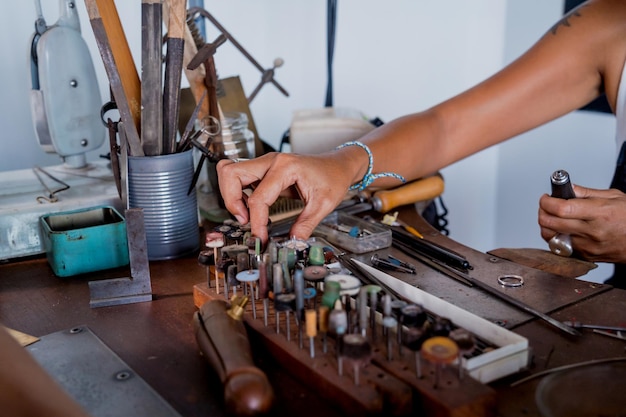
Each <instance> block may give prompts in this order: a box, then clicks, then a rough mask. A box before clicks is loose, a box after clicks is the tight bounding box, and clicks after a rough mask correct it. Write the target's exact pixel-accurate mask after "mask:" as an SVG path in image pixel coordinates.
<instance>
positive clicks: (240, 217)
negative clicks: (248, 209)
mask: <svg viewBox="0 0 626 417" xmlns="http://www.w3.org/2000/svg"><path fill="white" fill-rule="evenodd" d="M235 219H237V221H238V222H239V224H246V223H247V222H246V219H244V218H243V216H241V215H239V214H235Z"/></svg>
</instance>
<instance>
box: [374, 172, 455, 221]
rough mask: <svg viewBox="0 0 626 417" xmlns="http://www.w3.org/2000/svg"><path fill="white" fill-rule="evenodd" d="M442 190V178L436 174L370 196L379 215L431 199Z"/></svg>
mask: <svg viewBox="0 0 626 417" xmlns="http://www.w3.org/2000/svg"><path fill="white" fill-rule="evenodd" d="M443 190H444V181H443V177H442V176H441V175H440V174H436V175H433V176H430V177H426V178H421V179H419V180H415V181H413V182H410V183H408V184H406V185H402V186H400V187H397V188H394V189H392V190H382V191H377V192H376V193H374V195H373V196H372V206H373V207H374V210H376V211H378V212H380V213H386V212H388V211H390V210H392V209H394V208H396V207H399V206H403V205H405V204H412V203H417V202H419V201H425V200H430V199H433V198H435V197H437V196H439V195H441V193H443Z"/></svg>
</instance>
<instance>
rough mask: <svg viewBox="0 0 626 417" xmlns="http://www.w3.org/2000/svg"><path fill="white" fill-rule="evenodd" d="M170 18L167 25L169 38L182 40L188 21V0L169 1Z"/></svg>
mask: <svg viewBox="0 0 626 417" xmlns="http://www.w3.org/2000/svg"><path fill="white" fill-rule="evenodd" d="M167 3H168V5H169V7H168V9H169V16H168V23H167V37H168V38H178V39H182V38H183V37H184V34H185V26H187V23H185V21H186V19H187V0H169V1H167Z"/></svg>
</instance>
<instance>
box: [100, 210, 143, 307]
mask: <svg viewBox="0 0 626 417" xmlns="http://www.w3.org/2000/svg"><path fill="white" fill-rule="evenodd" d="M125 215H126V234H127V236H128V252H129V255H130V256H129V258H130V275H131V276H130V278H112V279H106V280H101V281H89V292H90V294H91V300H90V301H89V307H91V308H95V307H106V306H112V305H119V304H131V303H140V302H144V301H152V284H151V282H150V266H149V263H148V251H147V247H148V242H147V239H146V230H145V227H144V221H143V209H141V208H131V209H128V210H126V212H125Z"/></svg>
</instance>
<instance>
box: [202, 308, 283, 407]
mask: <svg viewBox="0 0 626 417" xmlns="http://www.w3.org/2000/svg"><path fill="white" fill-rule="evenodd" d="M194 329H195V333H196V340H197V341H198V345H199V346H200V349H201V350H202V353H204V355H205V356H206V358H207V359H208V361H209V363H210V364H211V365H212V366H213V368H214V369H215V370H216V372H217V374H218V376H219V377H220V379H221V381H222V383H223V384H224V402H225V404H226V407H227V408H228V410H229V412H231V413H232V414H234V415H238V416H251V415H256V414H264V413H267V412H268V411H269V410H270V408H271V405H272V403H273V401H274V392H273V390H272V386H271V385H270V383H269V381H268V380H267V377H266V376H265V374H264V373H263V371H261V370H260V369H259V368H257V367H256V366H255V365H254V362H253V360H252V352H251V350H250V343H249V341H248V335H247V333H246V328H245V327H244V324H243V322H242V321H239V320H234V319H232V318H231V317H230V316H229V315H228V314H227V304H226V302H225V301H223V300H217V299H215V300H210V301H207V302H205V303H204V304H203V305H202V306H201V307H200V311H198V312H196V313H195V315H194Z"/></svg>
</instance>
